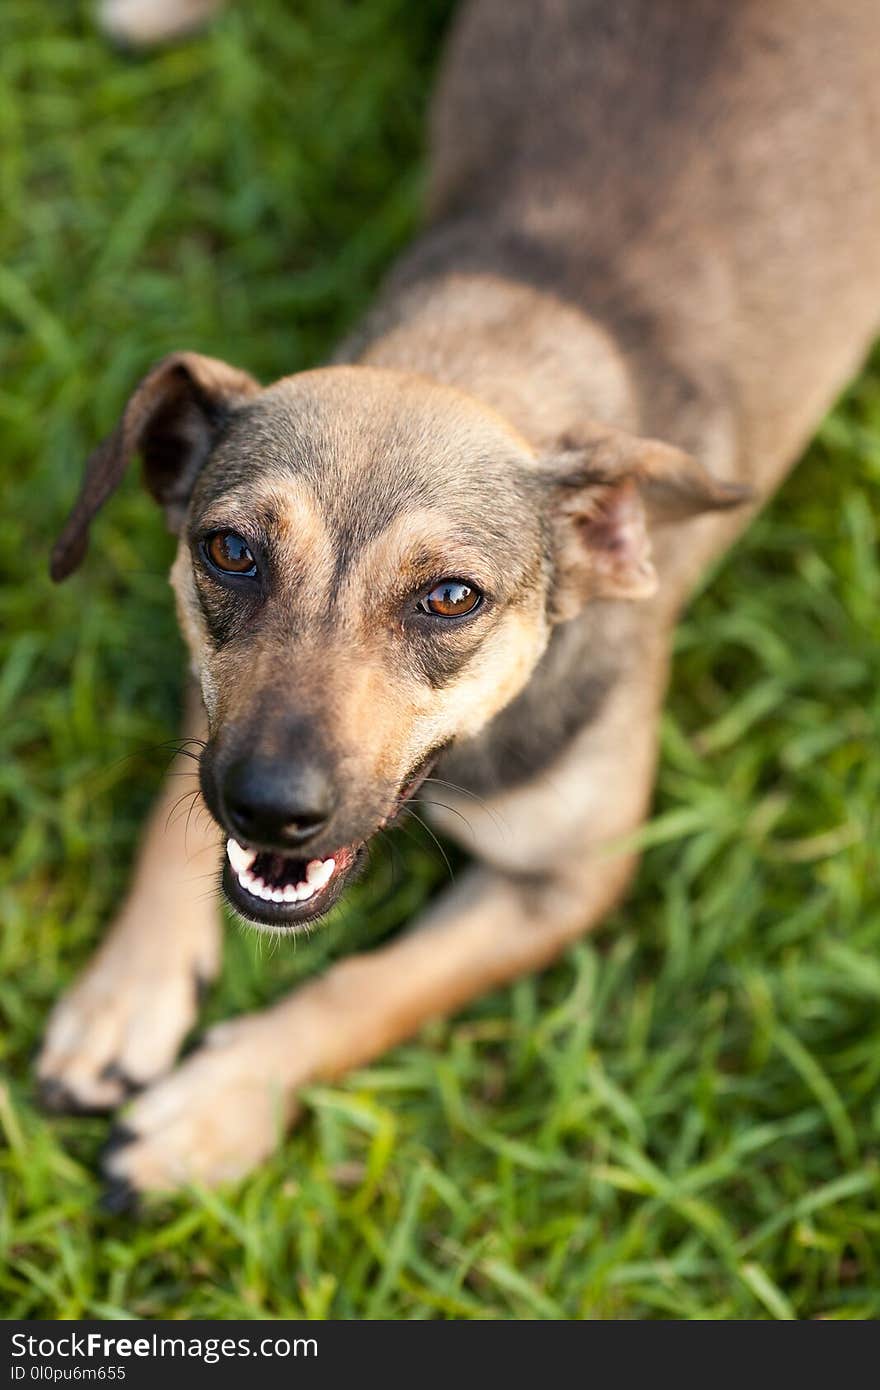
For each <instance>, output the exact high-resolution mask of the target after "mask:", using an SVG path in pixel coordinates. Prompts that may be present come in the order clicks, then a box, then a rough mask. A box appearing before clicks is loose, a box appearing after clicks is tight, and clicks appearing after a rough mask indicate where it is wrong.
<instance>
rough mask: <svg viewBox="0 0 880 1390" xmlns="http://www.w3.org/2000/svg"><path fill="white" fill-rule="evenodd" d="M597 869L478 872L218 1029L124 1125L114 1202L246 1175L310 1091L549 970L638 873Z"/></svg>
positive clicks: (625, 867)
mask: <svg viewBox="0 0 880 1390" xmlns="http://www.w3.org/2000/svg"><path fill="white" fill-rule="evenodd" d="M588 860H589V856H587V857H586V858H585V860H583V861H582V862H581V864H580V866H579V872H578V874H577V878H576V879H574V878H573V879H570V880H566V879H563V878H561V877H560V878H553V879H552V880H548V881H545V882H543V883H536V882H525V881H519V882H518V881H516V880H514V879H512V878H507V877H504V876H502V875H500V874H498V873H496V872H494V871H492V870H488V869H484V868H474V869H471V870H469V871H468V872H467V874H466V875H465V876H464V877H463V878H462V879H461V881H460V882H459V884H458V885H457V886H456V887H455V888H454V889H452V890H451V891H450V892H449V893H447V894H446V895H445V896H444V897H443V898H441V899H440V900H439V902H438V903H437V905H436V906H435V907H434V908H433V909H431V910H429V911H428V913H427V915H426V917H425V918H424V919H423V921H422V922H421V923H420V924H417V925H416V927H415V928H413V929H412V930H411V931H410V932H408V933H407V934H406V935H404V936H403V937H401V938H398V939H397V940H396V941H394V942H392V943H391V944H390V945H388V946H386V947H384V948H383V949H381V950H378V951H375V952H372V953H370V954H368V955H361V956H354V957H351V958H350V959H348V960H346V961H343V962H342V963H340V964H338V965H335V966H334V967H333V968H332V969H331V970H330V971H328V973H327V974H326V975H324V976H322V977H320V978H318V979H317V980H315V981H314V982H313V983H311V984H309V985H307V986H305V987H304V988H302V989H300V990H299V991H297V992H296V993H295V994H293V995H292V996H291V997H289V998H287V999H285V1000H283V1001H282V1002H281V1003H280V1004H278V1005H276V1006H275V1007H274V1008H272V1009H269V1010H267V1011H265V1012H262V1013H257V1014H250V1015H246V1016H244V1017H242V1018H240V1019H236V1020H234V1021H232V1022H230V1023H225V1024H222V1025H220V1026H219V1027H218V1028H216V1029H214V1030H213V1031H212V1032H211V1033H209V1034H208V1036H207V1038H206V1042H205V1046H204V1047H203V1048H202V1049H201V1050H200V1051H199V1052H197V1053H196V1054H195V1055H194V1056H193V1057H191V1058H189V1059H188V1060H187V1061H186V1062H185V1063H184V1064H183V1065H182V1066H181V1067H179V1068H178V1069H177V1071H175V1072H174V1073H173V1074H172V1075H171V1076H170V1077H168V1078H166V1079H165V1080H164V1081H160V1082H159V1083H158V1084H157V1085H155V1086H153V1087H151V1088H150V1089H149V1090H148V1091H146V1092H145V1093H144V1094H143V1095H142V1096H140V1097H139V1098H138V1099H137V1100H136V1101H135V1102H134V1103H133V1105H132V1107H131V1109H130V1111H129V1112H128V1113H127V1114H126V1115H125V1118H124V1127H123V1128H122V1129H121V1130H120V1131H119V1134H118V1136H117V1138H116V1141H115V1142H112V1143H111V1145H110V1149H109V1152H108V1156H107V1158H106V1160H105V1169H106V1172H107V1175H108V1177H109V1178H110V1180H111V1184H112V1186H111V1201H113V1200H114V1199H115V1198H118V1199H119V1202H120V1204H124V1203H125V1202H127V1201H128V1200H129V1199H130V1197H131V1196H132V1195H133V1193H135V1192H137V1191H141V1190H145V1189H168V1188H172V1187H176V1186H178V1185H180V1184H182V1183H185V1182H189V1181H192V1182H198V1183H203V1184H209V1185H210V1184H215V1183H219V1182H223V1181H226V1180H230V1179H234V1178H238V1177H241V1176H242V1175H243V1174H244V1173H246V1172H248V1171H249V1170H250V1169H251V1168H253V1167H254V1166H255V1165H256V1164H257V1163H258V1162H259V1161H260V1160H261V1159H263V1158H265V1157H266V1156H267V1155H268V1154H269V1153H270V1152H271V1151H272V1150H273V1148H274V1147H275V1146H276V1144H277V1142H278V1140H279V1138H280V1136H281V1134H282V1133H283V1132H284V1130H285V1129H286V1128H287V1127H288V1126H289V1125H290V1124H291V1123H292V1121H293V1119H294V1118H295V1115H296V1111H297V1091H298V1089H299V1088H300V1087H302V1086H304V1085H306V1084H308V1083H309V1082H313V1081H316V1080H329V1079H333V1078H335V1077H339V1076H341V1075H342V1074H343V1073H345V1072H346V1071H348V1070H350V1069H351V1068H353V1067H357V1066H359V1065H362V1064H363V1063H365V1062H368V1061H370V1060H371V1059H372V1058H374V1057H376V1056H378V1055H379V1054H380V1053H382V1052H384V1051H385V1050H386V1049H387V1048H389V1047H392V1046H393V1045H394V1044H395V1043H397V1042H399V1041H401V1040H402V1039H404V1038H406V1037H408V1036H410V1035H411V1034H412V1033H414V1032H415V1031H416V1029H418V1027H419V1026H420V1024H422V1023H423V1022H424V1021H425V1020H427V1019H429V1018H431V1017H434V1016H436V1015H438V1014H444V1013H447V1012H449V1011H450V1010H453V1009H456V1008H458V1007H460V1006H461V1005H463V1004H465V1003H466V1002H467V1001H468V1000H469V999H472V998H473V997H475V996H476V995H478V994H481V993H482V992H483V991H485V990H486V989H489V988H491V987H492V986H495V985H498V984H501V983H503V982H505V981H507V980H511V979H513V978H514V977H516V976H518V975H520V974H522V973H524V972H525V971H529V970H533V969H536V968H539V967H541V966H543V965H546V964H547V963H548V962H549V961H551V960H552V959H553V958H554V956H556V955H557V954H558V953H559V952H560V950H561V949H562V948H563V947H564V946H565V944H566V943H567V942H569V941H571V940H572V939H573V938H574V937H576V936H577V935H578V934H579V933H580V932H582V931H584V930H586V929H587V928H588V927H589V926H591V925H592V924H594V923H595V922H596V921H598V920H599V918H601V916H602V915H603V914H604V913H605V912H606V911H607V910H608V908H609V907H610V906H611V905H612V904H613V902H614V901H615V900H616V899H617V897H618V896H619V895H620V893H621V892H622V890H623V888H624V886H625V884H626V881H627V879H628V876H629V874H630V872H631V869H632V864H633V859H632V856H631V855H623V854H617V855H613V854H608V855H603V854H597V856H596V858H595V860H594V861H593V862H588ZM585 870H586V872H585Z"/></svg>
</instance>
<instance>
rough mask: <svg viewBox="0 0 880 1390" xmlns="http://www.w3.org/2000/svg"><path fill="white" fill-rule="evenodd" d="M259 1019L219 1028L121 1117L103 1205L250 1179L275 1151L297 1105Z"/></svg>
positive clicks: (107, 1162)
mask: <svg viewBox="0 0 880 1390" xmlns="http://www.w3.org/2000/svg"><path fill="white" fill-rule="evenodd" d="M272 1055H273V1048H272V1043H271V1035H270V1033H269V1032H267V1022H266V1018H265V1016H263V1015H259V1014H255V1015H250V1016H247V1017H245V1018H242V1019H236V1020H234V1021H233V1022H231V1023H224V1024H221V1025H220V1026H219V1027H218V1028H215V1029H213V1030H212V1031H211V1032H209V1033H208V1034H207V1036H206V1038H205V1042H204V1045H203V1046H202V1047H201V1048H200V1049H199V1050H198V1051H197V1052H195V1053H193V1055H192V1056H191V1057H189V1058H188V1059H187V1060H186V1061H185V1062H183V1063H182V1064H181V1065H180V1066H179V1067H178V1068H177V1069H176V1070H175V1071H174V1072H172V1073H171V1075H170V1076H168V1077H166V1078H165V1079H164V1080H162V1081H159V1082H157V1083H156V1084H155V1085H153V1086H151V1087H150V1088H149V1089H148V1090H146V1091H144V1092H143V1094H142V1095H140V1096H138V1098H137V1100H135V1101H134V1102H133V1103H132V1104H131V1105H130V1106H128V1107H127V1108H126V1110H125V1111H124V1113H123V1115H122V1117H121V1122H120V1124H119V1126H117V1129H116V1130H115V1131H114V1133H113V1134H112V1135H111V1138H110V1142H109V1143H108V1145H107V1147H106V1149H105V1151H104V1157H103V1163H102V1166H103V1171H104V1176H105V1178H106V1180H107V1193H106V1198H105V1205H106V1206H107V1207H108V1208H109V1209H110V1210H119V1209H121V1208H122V1207H125V1206H129V1205H132V1204H133V1203H134V1202H135V1201H136V1199H137V1197H138V1196H139V1195H140V1194H141V1193H143V1192H168V1191H170V1190H173V1189H174V1188H178V1187H182V1186H185V1185H187V1184H191V1183H192V1184H198V1185H200V1186H204V1187H215V1186H217V1185H218V1184H220V1183H224V1182H231V1181H235V1180H237V1179H239V1178H242V1177H244V1176H245V1174H246V1173H249V1172H250V1171H251V1169H253V1168H255V1167H256V1166H257V1165H258V1164H259V1163H261V1162H262V1161H263V1159H265V1158H267V1157H268V1156H269V1155H270V1154H271V1153H272V1152H273V1150H274V1149H275V1148H276V1146H277V1145H278V1143H279V1141H280V1139H281V1138H282V1136H283V1135H284V1133H285V1131H286V1130H287V1128H288V1127H289V1125H290V1124H291V1123H292V1121H293V1118H294V1114H295V1109H296V1100H295V1095H294V1090H293V1085H292V1081H291V1076H290V1074H289V1071H287V1069H285V1070H286V1075H285V1077H284V1078H283V1079H282V1078H281V1077H280V1076H279V1075H278V1074H277V1071H274V1072H273V1063H272Z"/></svg>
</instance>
